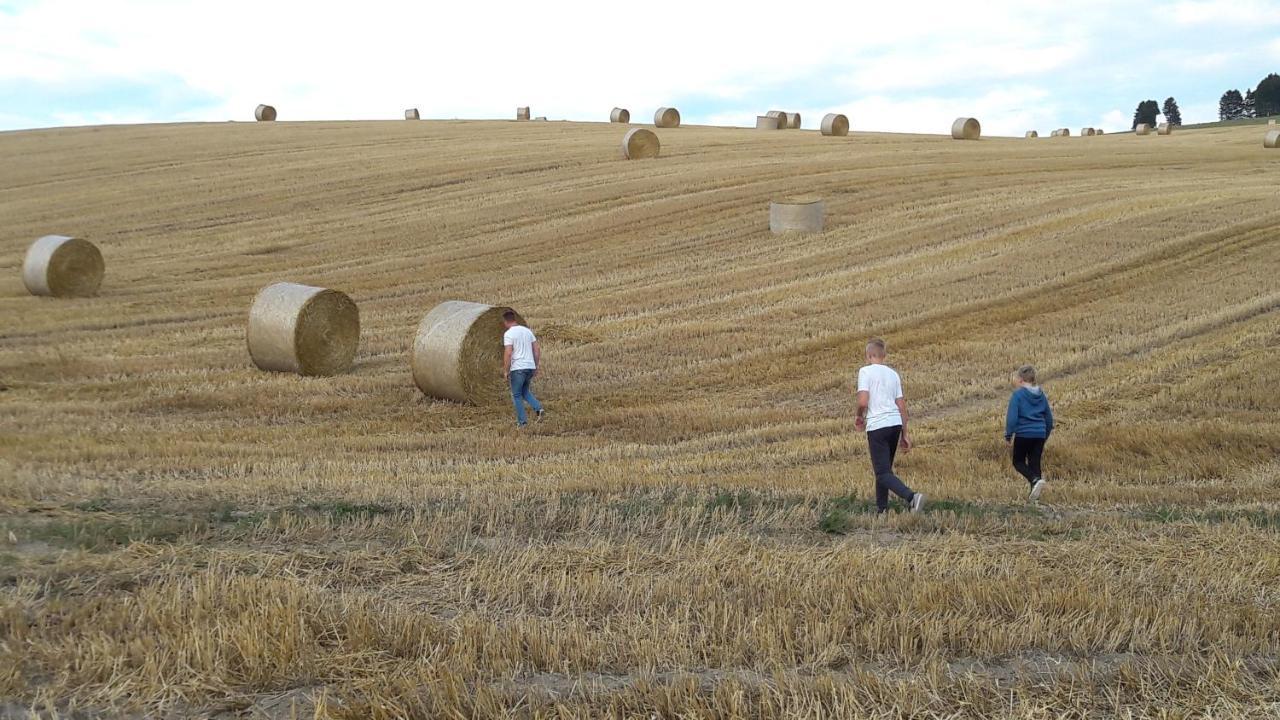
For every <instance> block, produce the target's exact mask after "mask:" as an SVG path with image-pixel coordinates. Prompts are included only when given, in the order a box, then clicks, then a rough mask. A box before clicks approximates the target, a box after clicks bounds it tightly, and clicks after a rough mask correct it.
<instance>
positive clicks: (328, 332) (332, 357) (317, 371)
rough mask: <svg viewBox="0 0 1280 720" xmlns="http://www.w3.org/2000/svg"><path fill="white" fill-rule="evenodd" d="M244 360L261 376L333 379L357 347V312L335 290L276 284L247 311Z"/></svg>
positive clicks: (341, 370)
mask: <svg viewBox="0 0 1280 720" xmlns="http://www.w3.org/2000/svg"><path fill="white" fill-rule="evenodd" d="M246 339H247V341H248V345H249V357H250V358H251V359H252V360H253V364H254V365H256V366H257V367H258V368H260V369H262V370H270V371H276V372H291V373H297V374H298V375H313V376H322V375H336V374H338V373H341V372H345V371H347V370H349V369H350V368H351V364H352V362H353V361H354V360H355V356H356V349H357V348H358V347H359V344H360V311H359V309H358V308H357V307H356V304H355V303H354V302H352V300H351V298H349V297H347V295H346V294H345V293H341V292H338V291H337V290H327V289H325V288H318V287H312V286H310V285H298V284H296V283H288V282H282V283H275V284H274V285H268V286H267V287H265V288H263V289H262V291H261V292H259V293H258V295H257V297H255V298H254V300H253V305H252V306H251V307H250V308H249V328H248V332H247V334H246Z"/></svg>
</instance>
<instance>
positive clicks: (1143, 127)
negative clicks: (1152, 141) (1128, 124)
mask: <svg viewBox="0 0 1280 720" xmlns="http://www.w3.org/2000/svg"><path fill="white" fill-rule="evenodd" d="M1133 134H1134V135H1150V134H1151V126H1150V125H1148V124H1146V123H1138V127H1136V128H1134V129H1133Z"/></svg>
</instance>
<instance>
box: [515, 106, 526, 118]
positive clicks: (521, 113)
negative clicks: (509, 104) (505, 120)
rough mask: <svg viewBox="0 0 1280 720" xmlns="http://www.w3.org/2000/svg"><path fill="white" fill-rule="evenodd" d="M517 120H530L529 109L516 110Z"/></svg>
mask: <svg viewBox="0 0 1280 720" xmlns="http://www.w3.org/2000/svg"><path fill="white" fill-rule="evenodd" d="M516 119H517V120H528V119H529V108H527V107H518V108H516Z"/></svg>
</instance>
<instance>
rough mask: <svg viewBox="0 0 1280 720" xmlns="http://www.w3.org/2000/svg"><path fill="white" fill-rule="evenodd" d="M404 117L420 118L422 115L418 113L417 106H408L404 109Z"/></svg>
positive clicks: (407, 118)
mask: <svg viewBox="0 0 1280 720" xmlns="http://www.w3.org/2000/svg"><path fill="white" fill-rule="evenodd" d="M404 119H405V120H421V119H422V117H421V116H420V115H418V108H409V109H408V110H405V111H404Z"/></svg>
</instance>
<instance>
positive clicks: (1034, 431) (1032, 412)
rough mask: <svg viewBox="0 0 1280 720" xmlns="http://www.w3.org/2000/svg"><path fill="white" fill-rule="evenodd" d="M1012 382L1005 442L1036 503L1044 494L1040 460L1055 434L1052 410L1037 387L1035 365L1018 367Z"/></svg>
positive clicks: (1031, 497)
mask: <svg viewBox="0 0 1280 720" xmlns="http://www.w3.org/2000/svg"><path fill="white" fill-rule="evenodd" d="M1012 381H1013V385H1014V391H1013V395H1012V396H1011V397H1010V398H1009V411H1008V412H1007V413H1006V414H1005V422H1004V441H1005V442H1006V443H1007V444H1008V445H1009V447H1010V448H1011V449H1012V452H1013V469H1014V470H1017V471H1018V474H1019V475H1021V476H1022V477H1024V478H1026V479H1027V482H1028V483H1029V484H1030V485H1031V492H1030V493H1029V494H1028V496H1027V497H1028V499H1030V500H1031V501H1032V502H1035V501H1036V500H1039V499H1040V493H1042V492H1043V491H1044V477H1043V475H1042V474H1041V470H1040V459H1041V456H1042V455H1043V454H1044V444H1045V442H1046V441H1047V440H1048V439H1049V436H1050V435H1052V434H1053V410H1052V409H1050V407H1049V397H1048V396H1047V395H1045V394H1044V390H1043V389H1042V388H1041V387H1040V386H1039V385H1037V384H1036V369H1035V368H1034V367H1033V366H1031V365H1023V366H1022V367H1020V368H1018V370H1017V371H1016V372H1014V373H1013V378H1012Z"/></svg>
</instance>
